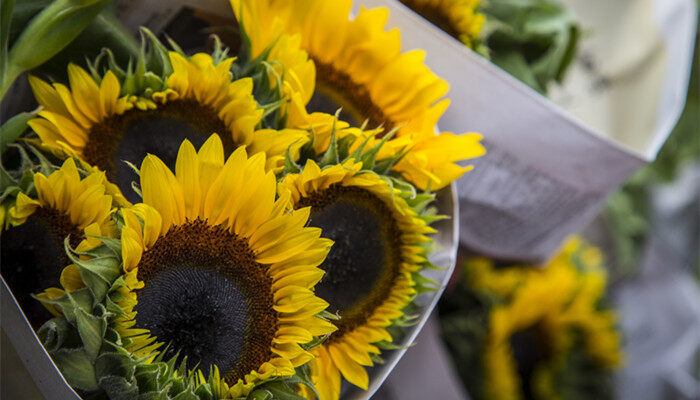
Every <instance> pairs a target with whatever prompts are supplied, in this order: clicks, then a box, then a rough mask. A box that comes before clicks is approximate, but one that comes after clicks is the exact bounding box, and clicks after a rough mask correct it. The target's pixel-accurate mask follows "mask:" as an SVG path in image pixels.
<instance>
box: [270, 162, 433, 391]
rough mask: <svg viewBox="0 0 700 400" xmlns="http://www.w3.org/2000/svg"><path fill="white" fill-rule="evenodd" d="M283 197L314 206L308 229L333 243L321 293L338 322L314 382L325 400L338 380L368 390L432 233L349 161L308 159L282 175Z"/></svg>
mask: <svg viewBox="0 0 700 400" xmlns="http://www.w3.org/2000/svg"><path fill="white" fill-rule="evenodd" d="M280 193H282V194H286V193H291V198H292V201H293V204H294V208H295V209H304V208H306V207H308V206H310V207H311V217H310V218H309V225H310V226H315V227H319V228H321V229H322V230H323V234H324V236H327V237H330V238H331V239H333V240H334V242H335V243H334V245H333V248H332V249H331V251H330V253H329V255H328V257H327V258H326V260H325V261H324V262H323V264H321V268H322V269H323V270H325V272H326V274H325V275H324V277H323V278H322V280H321V281H320V283H319V284H318V285H317V286H316V294H317V295H318V296H320V297H321V298H323V299H325V300H327V301H328V302H329V303H330V306H329V309H328V310H329V311H330V312H332V313H337V314H339V315H340V319H339V320H338V321H336V326H337V327H338V330H337V331H336V332H334V333H333V334H332V335H331V336H330V337H329V338H328V339H327V340H326V341H325V342H324V343H323V345H322V346H321V347H319V349H318V350H315V351H314V354H315V355H316V356H317V358H315V359H313V360H312V361H311V363H310V369H311V374H312V379H313V382H314V385H315V386H316V389H317V390H318V392H319V393H320V397H321V399H322V400H329V399H337V398H338V397H339V395H340V380H341V375H342V376H343V377H344V378H345V379H346V380H347V381H349V382H350V383H352V384H354V385H356V386H359V387H361V388H363V389H367V385H368V375H367V372H366V371H365V367H367V366H371V365H373V362H372V359H373V356H375V355H378V354H379V353H380V347H379V344H378V342H383V343H391V342H392V337H391V335H390V334H389V332H388V331H387V328H388V327H390V326H391V325H392V324H393V323H394V322H395V321H396V320H397V319H399V318H400V317H402V316H403V310H404V308H405V307H406V306H407V305H408V304H409V303H410V302H411V300H412V299H413V298H414V296H415V294H416V284H415V279H414V278H415V274H417V273H418V272H419V271H420V270H421V269H422V268H423V267H424V264H425V263H427V260H426V259H425V256H426V249H425V247H423V246H422V244H423V243H425V242H426V241H428V240H429V239H428V238H427V237H426V236H424V235H425V234H426V233H431V232H433V230H432V229H431V228H430V227H428V226H427V224H426V222H425V221H424V220H423V219H421V218H420V216H419V215H418V214H417V213H416V212H415V211H414V210H413V209H412V208H411V206H409V204H408V203H407V202H406V201H405V200H404V199H403V197H402V196H401V193H400V191H399V190H398V189H394V188H393V186H391V185H390V184H389V183H388V182H387V181H386V180H385V179H383V178H382V177H380V176H379V175H377V174H375V173H373V172H371V171H369V170H367V169H363V165H362V163H360V162H356V161H355V160H354V159H352V158H350V159H347V160H345V161H344V162H342V163H341V164H337V165H330V166H327V167H323V168H322V167H320V166H319V165H318V164H317V163H316V162H315V161H314V160H308V161H307V162H306V164H305V166H304V168H303V170H302V171H301V172H300V173H297V174H288V175H287V176H285V177H284V179H283V180H282V181H281V184H280Z"/></svg>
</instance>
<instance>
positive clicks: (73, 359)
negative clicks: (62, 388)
mask: <svg viewBox="0 0 700 400" xmlns="http://www.w3.org/2000/svg"><path fill="white" fill-rule="evenodd" d="M51 358H52V359H53V361H54V363H56V365H57V366H58V369H59V370H60V371H61V374H63V377H64V378H66V381H68V383H69V384H70V385H71V386H72V387H74V388H76V389H80V390H85V391H87V392H92V391H95V390H98V389H99V385H98V384H97V379H96V378H95V368H94V367H93V365H92V358H91V357H90V356H89V355H88V354H87V353H86V352H85V350H83V349H60V350H57V351H54V352H52V353H51Z"/></svg>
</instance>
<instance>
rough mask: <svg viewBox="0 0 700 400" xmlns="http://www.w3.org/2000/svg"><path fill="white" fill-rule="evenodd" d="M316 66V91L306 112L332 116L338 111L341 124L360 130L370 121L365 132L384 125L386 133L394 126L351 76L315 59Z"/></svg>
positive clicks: (366, 91) (363, 86) (364, 88)
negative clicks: (344, 123)
mask: <svg viewBox="0 0 700 400" xmlns="http://www.w3.org/2000/svg"><path fill="white" fill-rule="evenodd" d="M314 63H315V64H316V90H315V91H314V94H313V96H312V97H311V100H310V101H309V104H308V105H307V108H308V109H309V111H320V112H325V113H328V114H335V112H336V111H337V110H338V108H341V107H342V108H343V110H342V111H341V113H340V117H341V119H342V120H344V121H346V122H348V123H350V124H353V125H354V126H361V125H362V124H363V123H364V121H365V120H368V121H369V124H368V126H367V128H369V129H372V128H376V127H378V126H380V125H382V124H383V125H384V132H389V131H390V130H392V129H393V128H394V126H395V124H394V122H393V121H392V120H391V119H389V117H388V116H387V115H386V114H385V113H384V111H383V110H382V109H381V108H380V107H379V106H377V105H376V104H375V103H374V101H372V97H371V96H370V94H369V91H368V90H367V87H366V86H365V85H362V84H358V83H356V82H355V81H354V80H353V79H352V77H351V76H349V75H348V74H346V73H345V72H343V71H339V70H337V69H336V68H335V67H334V66H333V65H331V64H326V63H323V62H320V61H317V60H316V59H314Z"/></svg>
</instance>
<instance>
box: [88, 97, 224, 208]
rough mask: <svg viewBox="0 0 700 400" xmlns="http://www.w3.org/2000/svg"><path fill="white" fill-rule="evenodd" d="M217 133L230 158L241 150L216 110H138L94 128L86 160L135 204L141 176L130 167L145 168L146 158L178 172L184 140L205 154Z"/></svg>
mask: <svg viewBox="0 0 700 400" xmlns="http://www.w3.org/2000/svg"><path fill="white" fill-rule="evenodd" d="M212 133H218V134H219V136H220V137H221V140H222V141H223V144H224V151H225V152H226V155H228V154H230V153H231V152H232V151H233V150H235V147H236V145H235V144H234V143H233V138H232V137H231V134H230V133H229V130H228V128H227V127H226V125H225V124H224V122H223V121H221V119H220V118H219V116H218V115H217V113H216V112H215V111H214V110H213V109H212V108H211V107H209V106H204V105H202V104H200V103H198V102H196V101H192V100H176V101H172V102H168V103H166V104H164V105H159V106H158V108H157V109H156V110H146V111H143V110H138V109H132V110H129V111H127V112H126V113H124V114H122V115H116V116H113V117H110V118H107V119H106V120H104V121H102V122H100V123H98V124H96V125H94V126H93V127H92V128H91V130H90V134H89V139H88V142H87V144H86V145H85V149H84V150H83V154H84V156H85V160H86V161H87V162H89V163H90V164H92V165H96V166H98V167H99V168H100V169H102V170H104V171H106V172H107V176H108V178H110V180H111V181H112V182H114V183H116V184H117V186H119V189H121V191H122V193H123V194H124V196H125V197H126V198H127V199H128V200H129V201H131V202H134V203H135V202H139V201H140V199H139V198H138V196H137V195H136V193H135V192H134V191H133V190H132V188H131V182H132V181H135V180H138V176H137V175H136V173H135V172H134V171H133V169H132V168H131V167H130V166H129V165H128V164H127V163H125V162H124V161H128V162H130V163H132V164H133V165H135V166H136V167H139V166H140V165H141V162H142V161H143V159H144V157H146V154H153V155H156V156H158V158H160V159H161V160H163V162H164V163H165V164H166V165H167V166H168V167H169V168H170V169H171V170H174V168H175V160H176V159H177V152H178V150H179V149H180V144H182V142H183V140H185V139H187V140H189V141H190V142H192V144H193V145H194V146H195V147H196V148H199V147H200V146H201V145H202V144H204V142H205V141H206V140H207V139H208V138H209V136H211V134H212Z"/></svg>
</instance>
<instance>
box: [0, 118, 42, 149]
mask: <svg viewBox="0 0 700 400" xmlns="http://www.w3.org/2000/svg"><path fill="white" fill-rule="evenodd" d="M34 116H35V114H34V113H28V112H23V113H20V114H17V115H15V116H14V117H12V118H10V119H9V120H8V121H7V122H5V123H4V124H2V126H0V154H4V153H5V149H7V145H8V144H10V143H14V142H15V141H16V140H17V139H19V137H20V136H22V134H23V133H24V131H25V130H27V122H29V121H30V120H31V119H32V118H34Z"/></svg>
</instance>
